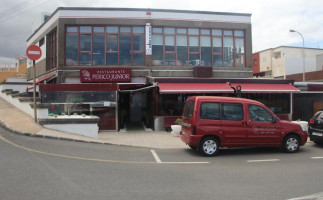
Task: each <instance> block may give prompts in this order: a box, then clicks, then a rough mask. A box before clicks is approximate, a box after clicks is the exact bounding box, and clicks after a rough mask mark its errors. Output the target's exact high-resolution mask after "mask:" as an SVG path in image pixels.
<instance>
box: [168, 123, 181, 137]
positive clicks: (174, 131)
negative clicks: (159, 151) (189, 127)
mask: <svg viewBox="0 0 323 200" xmlns="http://www.w3.org/2000/svg"><path fill="white" fill-rule="evenodd" d="M171 128H172V131H171V132H170V133H171V134H172V136H174V137H179V132H180V131H181V129H182V126H181V125H171Z"/></svg>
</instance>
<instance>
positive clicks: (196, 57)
mask: <svg viewBox="0 0 323 200" xmlns="http://www.w3.org/2000/svg"><path fill="white" fill-rule="evenodd" d="M189 62H190V65H193V66H200V54H190V61H189Z"/></svg>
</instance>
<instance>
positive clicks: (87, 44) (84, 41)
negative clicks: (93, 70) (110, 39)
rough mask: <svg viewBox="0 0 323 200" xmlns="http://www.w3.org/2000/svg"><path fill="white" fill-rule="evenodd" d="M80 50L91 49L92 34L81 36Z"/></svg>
mask: <svg viewBox="0 0 323 200" xmlns="http://www.w3.org/2000/svg"><path fill="white" fill-rule="evenodd" d="M80 50H81V51H91V35H81V36H80Z"/></svg>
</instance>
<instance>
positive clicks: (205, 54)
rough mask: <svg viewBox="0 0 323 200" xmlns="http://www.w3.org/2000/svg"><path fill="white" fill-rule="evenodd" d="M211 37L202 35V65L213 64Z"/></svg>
mask: <svg viewBox="0 0 323 200" xmlns="http://www.w3.org/2000/svg"><path fill="white" fill-rule="evenodd" d="M211 57H212V51H211V37H209V36H201V64H200V65H201V66H211Z"/></svg>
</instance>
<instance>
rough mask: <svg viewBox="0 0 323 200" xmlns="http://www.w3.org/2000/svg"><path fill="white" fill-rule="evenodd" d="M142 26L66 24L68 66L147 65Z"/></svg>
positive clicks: (66, 57)
mask: <svg viewBox="0 0 323 200" xmlns="http://www.w3.org/2000/svg"><path fill="white" fill-rule="evenodd" d="M144 38H145V29H144V27H143V26H134V27H130V26H129V27H121V26H120V27H119V26H68V27H66V42H65V49H66V52H65V63H66V65H144V63H145V56H144V52H145V40H144Z"/></svg>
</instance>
